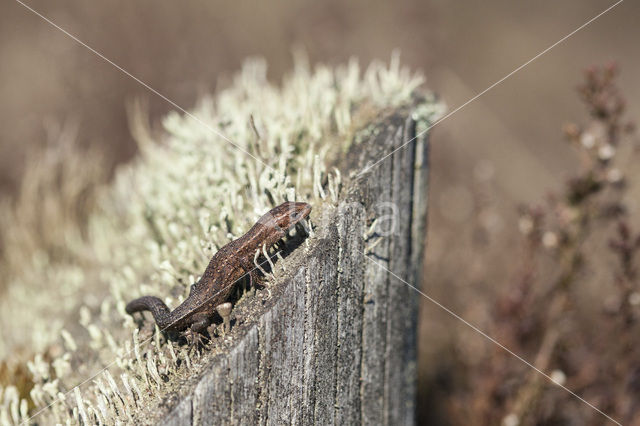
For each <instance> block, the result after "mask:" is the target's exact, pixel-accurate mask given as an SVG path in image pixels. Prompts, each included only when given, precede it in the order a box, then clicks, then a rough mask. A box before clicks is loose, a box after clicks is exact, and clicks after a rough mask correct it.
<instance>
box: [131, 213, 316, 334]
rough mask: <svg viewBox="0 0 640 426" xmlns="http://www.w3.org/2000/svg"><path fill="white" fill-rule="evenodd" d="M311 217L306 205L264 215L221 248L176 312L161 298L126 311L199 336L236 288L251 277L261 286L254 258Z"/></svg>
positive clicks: (146, 300)
mask: <svg viewBox="0 0 640 426" xmlns="http://www.w3.org/2000/svg"><path fill="white" fill-rule="evenodd" d="M310 213H311V206H310V205H309V204H307V203H303V202H293V201H287V202H285V203H283V204H280V205H279V206H277V207H275V208H273V209H271V210H270V211H269V212H267V213H266V214H264V215H263V216H262V217H260V219H258V221H257V222H256V223H255V225H253V226H252V227H251V229H249V231H248V232H247V233H246V234H244V235H243V236H241V237H240V238H238V239H236V240H233V241H231V242H230V243H228V244H226V245H224V246H223V247H221V248H220V249H219V250H218V251H217V252H216V254H215V255H213V257H212V258H211V261H210V262H209V265H208V266H207V268H206V270H205V271H204V274H203V275H202V277H201V278H200V279H199V280H198V282H196V283H195V284H193V285H192V286H191V290H190V292H189V296H188V297H187V298H186V299H185V300H184V301H183V302H182V303H181V304H180V305H179V306H178V307H176V308H175V309H174V310H173V311H171V310H169V307H167V305H166V304H165V303H164V302H163V301H162V300H161V299H160V298H158V297H155V296H143V297H140V298H137V299H135V300H132V301H131V302H129V303H128V304H127V305H126V307H125V310H126V312H127V313H128V314H130V315H133V314H134V313H136V312H141V311H150V312H151V314H152V315H153V318H154V320H155V322H156V324H157V325H158V327H159V328H160V330H161V331H164V332H167V333H176V332H182V331H185V332H186V333H187V334H188V335H191V336H192V337H193V336H197V335H202V334H204V333H205V331H206V330H207V328H208V327H209V325H211V320H212V318H213V317H214V315H215V312H216V307H217V306H219V305H221V304H222V303H225V302H226V301H227V300H228V298H229V296H230V295H231V294H232V292H233V290H234V288H235V287H236V284H237V283H238V282H239V281H241V279H242V278H243V277H245V276H247V275H248V276H249V285H250V286H251V285H254V283H257V282H258V275H257V272H256V268H255V267H254V256H255V253H256V251H257V250H259V249H261V248H262V247H263V246H266V247H267V248H270V247H273V246H274V245H276V244H278V243H280V242H281V240H282V239H283V238H284V237H286V236H287V234H288V233H289V231H291V230H292V229H293V228H295V226H296V225H298V224H301V225H302V224H303V223H304V222H303V221H305V220H306V219H307V218H308V217H309V214H310Z"/></svg>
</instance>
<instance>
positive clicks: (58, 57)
mask: <svg viewBox="0 0 640 426" xmlns="http://www.w3.org/2000/svg"><path fill="white" fill-rule="evenodd" d="M612 3H613V1H612V0H610V1H604V0H581V1H569V2H557V1H551V0H542V1H538V2H513V1H506V0H494V1H491V2H475V1H455V2H453V1H444V0H432V1H396V2H371V1H364V0H361V1H360V0H359V1H350V2H343V1H333V0H331V1H324V2H312V1H302V2H297V3H291V2H283V1H272V2H255V3H248V2H218V1H201V0H198V1H192V2H188V3H172V2H164V3H159V2H156V1H150V0H142V1H137V2H128V1H122V0H116V1H111V2H107V3H94V2H86V1H80V0H71V1H60V2H47V1H44V0H39V1H29V2H28V4H29V5H30V6H32V7H33V8H35V9H36V10H37V11H38V12H40V13H42V14H43V15H44V16H46V17H47V18H49V19H51V20H52V21H53V22H55V23H56V24H57V25H59V26H60V27H62V28H64V29H65V30H67V31H68V32H70V33H71V34H73V35H75V36H76V37H78V38H79V39H80V40H82V41H83V42H85V43H86V44H88V45H89V46H91V47H93V48H94V49H96V50H98V51H99V52H101V53H103V54H104V55H105V56H106V57H108V58H109V59H111V60H113V61H114V62H115V63H116V64H118V65H119V66H121V67H123V68H124V69H126V70H127V71H129V72H130V73H132V74H133V75H135V76H136V77H138V78H140V79H141V80H142V81H144V82H145V83H147V84H148V85H150V86H151V87H153V88H154V89H156V90H158V91H159V92H160V93H162V94H164V95H165V96H167V97H168V98H170V99H171V100H173V101H175V102H176V103H177V104H178V105H180V106H182V107H184V108H186V109H188V108H190V107H191V106H192V105H193V104H194V102H195V101H196V100H197V99H198V98H199V97H200V96H201V95H202V94H204V93H208V92H213V91H215V89H216V87H219V86H220V85H224V84H225V81H228V79H229V78H230V76H231V75H232V74H233V73H234V72H235V71H236V70H238V69H239V67H240V65H241V63H242V61H243V60H244V59H245V58H246V57H247V56H263V57H265V58H266V59H267V61H268V64H269V67H270V68H269V75H270V78H271V79H273V80H274V81H278V80H279V79H280V77H281V76H282V75H283V73H285V72H286V71H287V70H288V69H289V68H290V67H291V65H292V55H291V52H292V48H294V47H302V48H304V49H305V50H306V52H307V53H308V55H309V58H310V60H311V61H312V62H318V61H321V62H328V63H333V64H338V63H342V62H345V61H346V60H348V59H349V58H350V57H352V56H355V57H357V58H358V59H359V60H360V62H361V64H366V63H368V62H370V61H371V60H373V59H383V60H388V59H389V57H390V55H391V52H392V50H393V49H396V48H397V49H399V50H400V51H401V61H402V63H403V64H405V65H409V66H410V67H411V68H412V69H419V70H422V71H424V73H425V75H426V76H427V87H428V88H429V89H431V90H433V91H435V92H437V93H438V94H439V96H440V97H441V98H442V99H443V100H444V101H445V102H446V103H447V105H448V106H449V109H450V110H452V109H454V108H456V107H457V106H459V105H461V104H463V103H464V102H466V101H467V100H468V99H470V98H472V97H473V96H474V95H475V94H477V93H478V92H480V91H482V90H484V89H485V88H487V87H488V86H490V85H491V84H493V83H494V82H496V81H497V80H499V79H500V78H502V77H503V76H505V75H506V74H508V73H509V72H511V71H512V70H514V69H515V68H516V67H518V66H520V65H521V64H523V63H524V62H526V61H527V60H529V59H531V58H532V57H533V56H535V55H537V54H538V53H539V52H541V51H542V50H543V49H545V48H547V47H548V46H550V45H551V44H553V43H555V42H556V41H558V40H559V39H560V38H562V37H564V36H565V35H567V34H568V33H570V32H571V31H573V30H574V29H576V28H577V27H579V26H580V25H582V24H583V23H585V22H586V21H587V20H589V19H591V18H592V17H594V16H595V15H597V14H598V13H600V12H601V11H603V10H604V9H606V8H607V7H608V6H610V5H611V4H612ZM639 13H640V4H638V3H634V2H624V3H622V4H620V5H619V6H618V7H616V8H614V9H613V10H611V11H610V12H609V13H607V14H606V15H604V16H602V17H601V18H599V19H598V20H596V21H595V22H593V23H592V24H591V25H589V26H588V27H586V28H585V29H584V30H582V31H580V32H578V33H577V34H575V35H574V36H572V37H571V38H569V39H568V40H566V41H565V42H564V43H562V44H560V45H559V46H557V47H555V48H554V49H553V50H551V51H550V52H548V53H547V54H545V55H544V56H542V57H540V58H539V59H538V60H536V61H535V62H533V63H531V64H530V65H528V66H527V67H525V68H524V69H522V70H521V71H520V72H518V73H517V74H515V75H513V76H512V77H511V78H509V79H508V80H506V81H505V82H504V83H502V84H501V85H499V86H497V87H495V88H494V89H493V90H491V91H490V92H488V93H486V94H485V95H483V96H482V97H481V98H479V99H478V100H476V101H475V102H473V103H471V104H470V105H468V106H467V107H465V108H464V109H462V110H460V111H459V112H457V113H456V114H455V115H453V116H451V117H450V118H448V119H446V120H445V121H443V122H442V123H441V124H438V125H437V126H436V127H435V128H434V129H433V131H432V147H431V149H432V151H431V152H432V156H431V188H430V197H431V198H430V219H429V220H430V223H429V235H428V248H427V261H426V268H425V277H426V280H425V283H426V287H425V291H426V292H427V293H428V294H430V295H431V296H433V297H434V298H436V299H437V300H439V301H441V302H442V303H444V304H445V305H447V306H450V307H451V308H452V309H453V310H454V311H455V312H457V313H459V314H460V315H462V316H463V317H467V318H470V319H472V320H474V321H477V322H478V323H479V324H482V322H483V320H484V319H486V317H487V315H489V313H488V312H487V310H488V309H490V308H489V305H488V304H483V303H481V301H483V300H487V299H490V298H491V297H492V295H493V294H494V293H495V292H497V291H499V290H500V288H501V286H504V285H505V283H506V282H507V281H508V279H509V276H510V275H509V274H513V268H512V266H513V265H512V263H513V261H512V260H511V259H510V258H509V257H507V256H506V255H505V252H507V253H508V252H509V251H510V250H511V249H512V248H515V247H517V246H518V240H519V236H518V233H517V220H518V211H517V208H516V207H517V206H518V205H520V204H522V203H531V202H535V201H537V200H539V199H541V198H542V197H544V195H545V194H547V193H548V192H549V191H553V190H557V189H558V188H559V187H560V186H561V185H562V184H563V182H564V181H565V179H566V178H567V177H569V176H570V175H571V173H573V172H574V171H575V169H576V165H575V164H576V162H575V158H574V157H575V156H574V153H573V152H572V150H571V149H570V147H569V146H568V145H567V144H566V143H562V140H563V137H562V133H561V128H562V126H563V124H564V123H565V122H568V121H579V120H580V119H582V118H584V116H585V114H584V109H583V108H582V107H581V105H580V101H579V99H578V97H577V96H576V90H575V88H576V85H577V84H578V83H579V82H580V81H581V79H582V77H581V76H582V74H581V70H582V69H584V68H585V67H587V66H588V65H590V64H594V63H605V62H608V61H610V60H615V61H617V63H618V64H619V66H620V68H621V70H622V74H621V77H620V79H619V86H620V88H621V90H622V92H623V93H624V95H625V97H626V98H627V100H628V104H629V116H630V117H631V118H636V117H638V112H639V111H640V84H637V81H636V77H637V76H638V75H640V55H638V47H637V43H638V40H640V27H639V26H638V16H640V15H639ZM0 58H2V60H1V61H0V94H1V96H0V128H2V132H0V198H2V199H8V198H10V197H12V195H13V194H15V191H16V189H17V188H18V186H19V184H20V182H21V176H22V174H23V171H24V166H25V164H26V161H27V158H28V156H29V155H30V152H32V151H31V150H32V149H33V148H34V147H39V146H43V145H46V144H47V143H52V142H51V141H55V140H57V138H58V136H59V134H60V133H61V132H64V131H70V132H72V133H75V132H77V135H74V138H75V139H77V140H78V141H79V144H80V145H83V146H84V147H87V148H91V147H97V148H99V149H100V150H101V151H102V152H103V153H104V156H103V158H104V164H103V166H104V167H105V168H106V169H107V170H113V168H114V167H115V166H117V164H119V163H122V162H126V161H128V160H129V159H131V158H133V156H135V153H136V152H135V150H136V148H135V143H134V142H133V139H132V137H131V134H130V130H129V124H128V121H127V108H126V107H127V105H128V104H129V103H130V102H131V101H133V100H134V99H139V98H141V99H144V100H145V101H146V103H147V104H148V106H149V112H150V114H151V118H152V120H158V119H159V118H161V117H162V116H163V115H164V114H165V113H166V112H167V111H169V110H171V108H172V107H171V105H169V104H168V103H167V102H165V101H164V100H162V99H160V98H159V97H157V96H155V95H153V94H152V93H150V92H149V91H148V90H146V89H145V88H144V87H142V86H141V85H139V84H138V83H136V82H135V81H134V80H132V79H131V78H130V77H128V76H126V75H124V74H123V73H122V72H120V71H119V70H117V69H116V68H114V67H113V66H112V65H110V64H108V63H106V62H104V61H103V60H102V59H100V58H98V57H97V56H96V55H94V54H92V53H91V52H89V51H88V50H87V49H86V48H85V47H83V46H81V45H79V44H78V43H76V42H74V41H73V40H71V39H70V38H69V37H68V36H66V35H64V34H63V33H62V32H60V31H58V30H56V29H55V28H53V27H52V26H51V25H49V24H48V23H46V22H45V21H43V20H42V19H41V18H40V17H38V16H36V15H35V14H34V13H32V12H30V11H29V10H27V9H26V8H25V7H23V6H22V5H20V4H19V3H17V2H13V1H7V2H3V3H2V5H0ZM65 129H67V130H65ZM69 129H71V130H69ZM48 141H49V142H48ZM631 207H632V208H633V207H634V206H633V204H632V205H631ZM479 229H480V230H481V231H482V232H480V234H479V231H478V230H479ZM479 301H480V302H479ZM464 327H465V326H464V325H462V324H460V323H459V322H458V321H457V320H455V319H454V318H451V317H450V316H449V315H447V314H446V313H443V312H442V311H441V310H439V309H438V308H436V307H434V306H433V305H430V304H429V302H428V301H425V302H424V304H423V306H422V310H421V328H420V333H421V334H420V360H421V366H420V398H421V401H422V403H419V404H418V405H419V406H420V407H421V411H420V413H419V418H420V419H421V420H422V421H423V422H428V421H436V420H440V421H443V420H442V416H445V414H442V415H441V414H439V410H438V409H437V407H434V405H437V404H438V402H437V401H439V400H438V398H444V397H446V395H445V396H443V395H442V393H443V392H441V391H438V389H440V388H443V387H444V388H446V387H447V386H453V385H452V384H451V383H448V382H447V381H446V380H444V379H443V377H444V376H443V374H442V371H443V370H446V369H447V368H449V367H450V366H447V365H445V364H446V363H445V362H443V361H442V358H443V357H442V354H443V353H446V350H447V349H446V348H447V347H448V345H449V344H450V342H451V341H452V340H453V339H455V338H454V337H452V336H458V338H460V337H459V336H460V335H461V333H469V334H468V335H467V338H468V339H474V340H477V344H478V345H484V344H486V342H485V341H484V339H483V338H482V337H480V336H478V335H473V333H470V332H469V331H468V330H466V329H464ZM465 335H466V334H465ZM443 348H444V349H443ZM470 353H471V354H472V351H471V352H470ZM445 376H446V374H445ZM434 389H435V390H434ZM440 390H441V389H440ZM445 393H446V392H445ZM445 417H446V416H445Z"/></svg>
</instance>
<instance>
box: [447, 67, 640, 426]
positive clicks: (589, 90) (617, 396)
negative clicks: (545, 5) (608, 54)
mask: <svg viewBox="0 0 640 426" xmlns="http://www.w3.org/2000/svg"><path fill="white" fill-rule="evenodd" d="M617 75H618V68H617V66H616V65H615V64H609V65H606V66H603V67H596V66H594V67H590V68H589V69H587V70H586V71H585V81H584V83H583V84H581V85H580V86H579V87H578V93H579V94H580V96H581V98H582V101H583V102H584V104H585V106H586V108H587V110H588V112H589V121H588V123H587V124H586V125H583V126H580V125H578V124H574V123H571V124H567V125H566V126H565V128H564V134H565V136H566V139H567V140H568V142H569V143H570V144H571V145H572V146H573V147H574V148H575V150H576V152H577V154H578V158H579V172H578V173H577V174H576V175H575V176H574V177H572V178H570V179H568V180H567V182H566V184H565V185H564V188H563V190H562V191H560V192H559V193H556V194H551V195H549V196H548V198H547V200H546V202H545V203H543V204H541V205H538V206H534V207H529V206H528V207H523V208H521V214H520V220H519V228H520V231H521V233H522V234H523V236H524V242H523V246H524V247H523V250H522V255H521V258H520V260H518V261H517V263H518V264H519V271H518V273H517V275H516V278H515V279H514V280H513V281H512V282H511V283H510V284H509V285H508V286H507V291H506V292H505V293H504V294H503V295H502V296H500V297H499V298H498V299H497V301H496V302H495V303H494V306H493V309H492V312H493V315H492V317H491V324H490V326H489V328H490V331H491V333H490V334H492V335H493V336H495V337H496V339H497V340H498V341H500V342H501V343H503V344H504V345H505V346H506V347H508V348H509V349H511V350H512V351H514V352H515V353H517V354H519V355H521V356H522V357H523V358H525V359H527V360H529V361H530V362H532V363H533V364H534V365H535V366H536V368H538V369H539V370H541V371H543V372H545V374H547V375H548V376H550V377H551V379H552V381H554V382H556V383H557V384H561V385H564V386H567V387H568V388H570V389H572V390H573V391H575V392H576V393H577V394H578V395H580V396H581V397H582V398H585V399H586V400H587V401H589V402H590V403H592V404H594V405H595V406H597V407H599V408H600V409H601V410H603V411H604V412H605V413H607V414H608V415H609V416H611V417H612V418H614V419H616V420H617V421H620V422H622V423H624V424H640V411H639V410H638V408H640V407H638V405H639V403H640V330H639V326H638V323H639V321H638V318H639V315H640V312H639V310H640V288H639V286H638V276H637V272H638V256H637V254H638V251H639V250H640V234H637V233H634V232H633V231H632V229H631V226H630V225H629V222H630V219H631V218H630V217H629V216H630V214H629V213H628V212H629V209H628V206H627V203H626V201H625V195H626V193H627V189H628V185H627V184H628V183H630V182H627V179H626V176H625V173H624V171H623V168H622V166H621V165H620V164H619V163H622V161H623V160H625V159H626V160H629V158H631V155H632V153H633V151H635V148H636V147H635V139H634V133H633V132H634V126H633V125H632V124H631V123H629V122H626V121H625V118H624V112H625V100H624V98H623V96H622V94H621V93H620V92H619V90H618V88H617V86H616V84H615V79H616V77H617ZM612 234H613V236H611V235H612ZM607 241H608V245H607V244H606V242H607ZM603 242H605V244H603ZM603 253H609V256H611V255H613V256H614V257H615V258H617V262H616V263H612V262H610V261H609V263H606V262H607V259H609V260H610V257H609V258H606V256H604V255H603ZM506 256H508V255H506ZM603 257H604V258H605V259H604V260H603ZM603 262H605V265H606V268H605V269H606V275H605V277H606V280H609V282H611V283H613V284H614V285H611V286H610V287H607V286H606V285H604V283H603V286H602V289H599V293H598V294H599V295H602V294H603V292H609V293H611V294H610V295H609V296H608V297H603V298H602V299H601V300H604V302H602V301H601V300H597V301H596V302H597V303H592V302H593V300H592V301H591V303H587V302H588V301H587V302H585V298H586V296H587V295H589V292H588V291H587V289H586V286H585V282H586V281H587V278H588V276H589V274H595V273H596V271H598V265H601V264H603ZM612 265H617V266H612ZM598 305H599V306H600V309H598V308H594V306H596V307H597V306H598ZM462 344H464V343H462ZM484 356H485V358H486V359H484V362H480V363H479V362H478V361H477V360H476V361H475V362H474V365H482V366H483V367H482V368H465V369H464V370H463V371H465V372H466V377H465V379H464V380H463V381H464V383H465V385H464V386H462V387H460V388H459V389H458V390H455V391H454V392H453V395H452V398H450V400H449V411H448V412H449V414H450V419H451V422H452V423H454V424H468V423H469V422H473V423H474V424H486V425H494V424H503V425H505V426H506V425H512V426H515V425H537V424H603V423H604V422H606V420H607V419H606V418H605V417H603V416H602V415H601V414H599V413H598V412H597V411H595V410H593V409H591V408H590V407H588V406H587V405H586V404H584V403H583V402H581V401H579V400H578V399H577V398H575V397H573V396H571V395H570V394H569V393H568V392H566V391H565V390H562V389H561V388H560V387H559V386H557V385H555V384H554V383H551V382H550V381H549V380H548V379H546V378H545V377H543V376H542V375H540V374H539V373H537V372H535V371H533V370H532V369H531V368H529V367H527V366H526V365H524V364H523V363H521V362H520V361H518V360H517V359H515V358H514V357H513V356H512V355H510V354H508V353H506V352H505V351H503V350H501V349H500V348H495V350H494V349H492V350H489V351H487V352H486V354H485V355H484ZM459 362H460V363H462V364H467V365H466V366H467V367H469V362H468V361H466V362H465V360H459Z"/></svg>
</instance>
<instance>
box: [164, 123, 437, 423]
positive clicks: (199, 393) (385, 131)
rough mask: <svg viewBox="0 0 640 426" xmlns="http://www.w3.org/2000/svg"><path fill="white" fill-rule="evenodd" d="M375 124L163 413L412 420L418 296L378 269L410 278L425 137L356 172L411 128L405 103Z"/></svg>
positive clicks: (415, 280)
mask: <svg viewBox="0 0 640 426" xmlns="http://www.w3.org/2000/svg"><path fill="white" fill-rule="evenodd" d="M374 127H375V128H370V129H369V130H368V132H369V133H368V134H369V135H370V136H368V137H366V138H365V139H364V141H363V142H361V143H360V144H358V145H356V146H355V147H354V149H353V150H352V152H351V153H350V154H349V160H348V161H345V164H348V166H345V167H346V168H348V169H349V170H346V169H345V168H343V173H344V174H345V175H347V176H349V174H350V175H351V178H350V179H349V180H350V182H347V186H346V188H345V189H344V190H343V192H344V193H343V194H342V201H341V203H340V205H339V206H338V207H333V208H331V209H328V210H327V211H325V212H323V214H324V217H323V218H322V219H320V220H318V219H317V218H315V217H314V215H312V218H313V219H314V223H316V224H317V225H318V229H317V230H316V234H317V235H316V236H315V238H314V239H313V240H312V242H310V243H309V245H308V247H306V248H304V249H302V247H304V246H302V247H301V248H300V249H298V250H296V251H295V252H294V255H292V256H290V258H287V259H285V264H286V268H287V271H288V275H287V276H286V277H285V279H282V280H281V282H279V283H277V284H275V285H274V286H273V290H272V291H273V295H272V297H271V299H270V300H271V303H269V304H266V305H265V306H263V307H261V310H260V311H259V312H258V314H257V315H256V316H255V317H254V318H253V319H252V320H250V321H247V322H245V323H244V324H243V326H241V327H237V328H236V329H235V330H232V333H231V335H230V336H228V338H229V339H230V343H229V348H228V350H226V351H224V352H223V353H222V354H220V355H218V356H216V357H214V358H213V359H212V360H211V361H210V363H209V365H207V366H206V368H205V369H204V370H205V372H204V373H203V374H202V375H201V376H200V377H198V378H196V379H195V380H194V381H193V386H187V389H186V390H184V391H183V392H180V395H181V396H180V397H178V398H177V401H176V402H174V403H172V404H167V405H170V406H171V407H172V408H171V410H170V412H169V413H168V414H167V416H165V417H163V419H162V422H163V423H164V424H166V425H188V424H283V423H291V424H313V423H316V424H362V423H364V424H376V425H378V424H380V425H382V424H391V425H398V424H412V423H413V422H414V411H415V387H416V338H417V327H416V326H417V324H416V323H417V316H418V301H419V295H418V294H417V293H416V292H415V291H414V290H412V289H411V288H410V287H408V286H407V285H406V284H404V283H402V282H401V281H400V280H398V279H397V278H395V277H394V276H393V275H391V274H390V273H389V272H387V270H385V268H387V269H389V270H391V271H393V273H394V274H395V275H397V276H399V277H402V278H403V279H404V280H406V281H408V282H410V283H412V284H413V285H416V286H417V285H419V276H418V275H419V271H420V262H421V259H422V250H423V246H424V238H425V230H426V200H427V197H426V191H427V188H426V184H427V153H428V150H427V141H426V138H425V136H424V135H423V136H420V137H418V138H416V139H415V140H413V141H412V142H411V143H410V144H408V145H407V146H406V147H405V148H403V149H401V150H399V151H398V152H396V153H394V154H393V155H392V156H391V157H389V158H387V159H386V160H385V161H383V162H382V163H380V164H379V165H378V166H376V167H374V168H372V169H371V170H370V171H368V172H366V173H364V174H363V175H360V176H356V173H357V172H359V171H360V170H362V169H364V168H365V167H366V166H367V165H370V164H373V163H375V162H376V161H377V160H378V159H379V158H381V157H382V156H384V155H386V154H387V153H389V152H391V151H392V150H393V149H395V148H396V147H399V146H400V145H402V144H404V143H405V142H406V141H408V140H410V139H412V138H414V137H415V135H416V123H415V122H414V121H413V120H412V119H411V111H410V110H406V111H400V112H397V113H395V114H393V115H391V116H390V117H387V118H386V119H385V120H384V121H382V122H381V123H379V124H378V125H376V126H374ZM392 206H395V207H392ZM392 211H393V213H394V215H395V218H394V219H395V229H394V232H393V234H391V235H388V236H384V237H380V236H379V235H377V234H374V235H371V236H369V238H368V239H367V238H366V236H365V234H368V232H367V231H368V230H369V229H370V226H371V224H372V221H373V220H374V219H375V218H378V219H379V220H378V222H376V224H375V226H376V228H375V229H377V232H378V233H381V232H384V231H386V230H389V229H390V225H391V223H392V222H391V220H390V218H389V215H391V213H392ZM316 213H317V212H314V214H316ZM384 218H386V220H381V219H384ZM379 238H381V240H380V241H377V240H378V239H379ZM374 243H377V244H375V246H374V247H373V248H371V247H372V246H373V244H374ZM367 250H368V251H367ZM365 252H367V253H368V256H370V259H368V258H367V257H366V256H365Z"/></svg>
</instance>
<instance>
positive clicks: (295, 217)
mask: <svg viewBox="0 0 640 426" xmlns="http://www.w3.org/2000/svg"><path fill="white" fill-rule="evenodd" d="M310 213H311V206H310V205H309V204H307V203H301V202H295V201H286V202H284V203H282V204H280V205H279V206H278V207H274V208H273V209H271V210H270V211H269V212H268V213H267V214H265V215H264V216H262V217H261V218H260V220H259V221H258V222H259V223H262V224H263V225H265V226H267V227H271V228H276V229H278V230H279V231H280V232H281V233H283V234H284V233H286V232H287V231H289V230H291V229H292V228H293V227H295V226H296V225H297V224H298V223H300V222H302V221H303V220H305V219H306V218H308V217H309V214H310Z"/></svg>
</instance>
